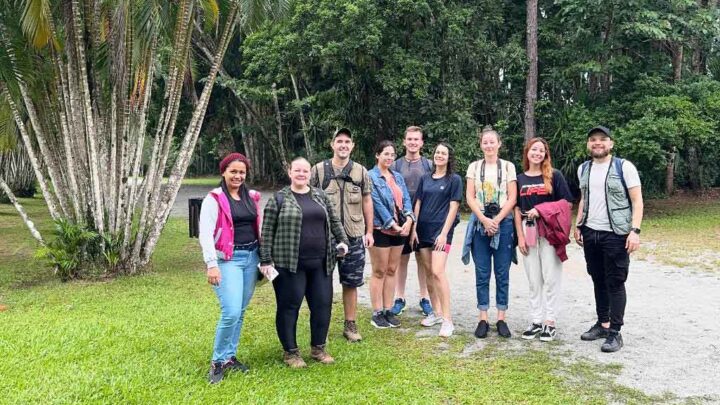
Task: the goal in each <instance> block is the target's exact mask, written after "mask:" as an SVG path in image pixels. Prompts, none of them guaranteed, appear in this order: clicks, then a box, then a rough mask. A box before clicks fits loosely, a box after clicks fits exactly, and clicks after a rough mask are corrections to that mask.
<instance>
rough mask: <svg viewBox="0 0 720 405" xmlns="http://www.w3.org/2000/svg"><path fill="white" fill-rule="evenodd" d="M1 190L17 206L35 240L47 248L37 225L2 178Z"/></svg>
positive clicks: (0, 178) (0, 180)
mask: <svg viewBox="0 0 720 405" xmlns="http://www.w3.org/2000/svg"><path fill="white" fill-rule="evenodd" d="M0 190H1V191H2V192H4V193H5V194H7V196H8V198H9V199H10V202H11V203H12V205H14V206H15V209H16V210H17V212H18V213H19V214H20V217H21V218H22V220H23V222H24V223H25V226H27V227H28V229H29V230H30V234H31V235H32V236H33V238H35V239H36V240H37V241H38V242H40V244H41V245H43V246H45V241H44V240H43V238H42V236H41V235H40V232H38V230H37V228H35V224H34V223H33V222H32V221H31V220H30V218H29V217H28V216H27V213H25V209H24V208H23V206H22V205H20V203H19V202H18V200H17V198H15V194H13V192H12V190H10V187H8V185H7V184H6V183H5V180H4V179H3V177H2V176H0Z"/></svg>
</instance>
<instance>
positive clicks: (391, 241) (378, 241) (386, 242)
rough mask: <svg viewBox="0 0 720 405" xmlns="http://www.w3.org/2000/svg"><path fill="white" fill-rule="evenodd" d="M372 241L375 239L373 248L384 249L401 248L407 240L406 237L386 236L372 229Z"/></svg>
mask: <svg viewBox="0 0 720 405" xmlns="http://www.w3.org/2000/svg"><path fill="white" fill-rule="evenodd" d="M373 239H375V244H374V246H375V247H380V248H386V247H394V246H402V245H403V244H405V241H406V240H407V239H408V237H407V236H400V235H388V234H386V233H383V232H380V230H379V229H373Z"/></svg>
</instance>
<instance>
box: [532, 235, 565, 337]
mask: <svg viewBox="0 0 720 405" xmlns="http://www.w3.org/2000/svg"><path fill="white" fill-rule="evenodd" d="M523 264H524V265H525V274H526V275H527V278H528V282H529V285H530V319H531V320H532V322H533V323H537V324H541V323H543V321H544V320H547V321H553V322H555V321H556V320H557V314H558V309H559V308H558V307H559V304H560V282H561V280H562V262H561V261H560V258H559V257H558V256H557V254H556V253H555V248H553V247H552V245H550V244H549V243H548V241H547V240H546V239H545V238H542V237H540V236H538V238H537V246H534V247H531V248H530V249H529V253H528V255H527V256H525V257H523Z"/></svg>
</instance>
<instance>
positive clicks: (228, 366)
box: [223, 356, 250, 373]
mask: <svg viewBox="0 0 720 405" xmlns="http://www.w3.org/2000/svg"><path fill="white" fill-rule="evenodd" d="M223 368H224V369H225V370H232V371H239V372H241V373H247V372H248V371H250V369H249V368H248V367H247V366H246V365H244V364H242V363H240V362H239V361H238V359H237V357H235V356H232V357H230V360H228V361H226V362H225V364H223Z"/></svg>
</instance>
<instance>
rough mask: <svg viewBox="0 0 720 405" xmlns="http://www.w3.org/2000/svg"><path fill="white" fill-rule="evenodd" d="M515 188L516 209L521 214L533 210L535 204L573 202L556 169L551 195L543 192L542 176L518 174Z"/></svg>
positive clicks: (568, 189)
mask: <svg viewBox="0 0 720 405" xmlns="http://www.w3.org/2000/svg"><path fill="white" fill-rule="evenodd" d="M517 188H518V207H520V211H521V212H523V213H525V212H528V211H529V210H531V209H533V207H535V206H536V205H537V204H541V203H544V202H550V201H558V200H560V199H565V200H567V201H572V200H573V197H572V194H571V193H570V188H568V185H567V182H566V181H565V177H563V175H562V173H561V172H560V171H559V170H557V169H553V178H552V188H553V189H552V194H548V192H547V190H545V183H543V177H542V175H540V176H528V175H527V174H525V173H520V174H518V176H517Z"/></svg>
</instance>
